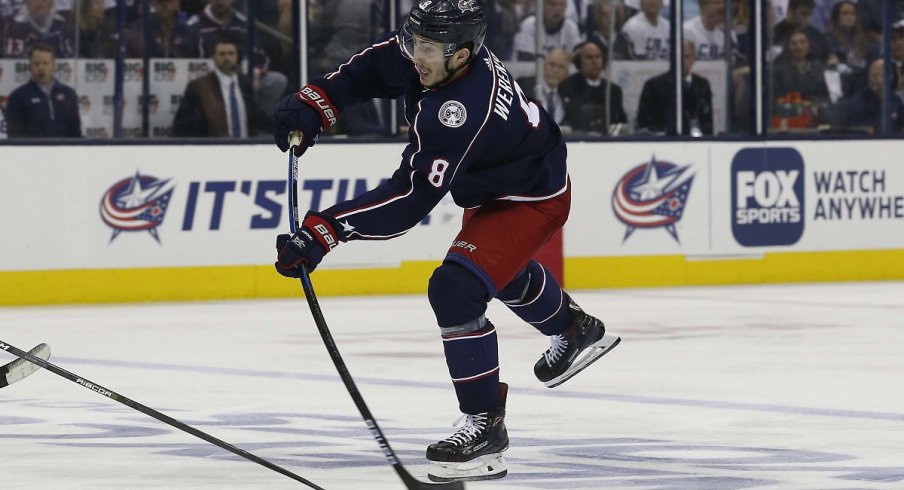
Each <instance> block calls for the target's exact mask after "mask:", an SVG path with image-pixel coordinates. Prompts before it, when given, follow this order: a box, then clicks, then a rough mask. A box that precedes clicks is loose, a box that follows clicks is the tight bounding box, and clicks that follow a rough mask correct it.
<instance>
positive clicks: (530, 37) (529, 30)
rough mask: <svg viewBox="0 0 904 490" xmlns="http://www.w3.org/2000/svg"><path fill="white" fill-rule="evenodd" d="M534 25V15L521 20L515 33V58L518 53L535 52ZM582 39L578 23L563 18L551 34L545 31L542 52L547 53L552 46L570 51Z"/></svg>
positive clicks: (532, 53) (535, 22)
mask: <svg viewBox="0 0 904 490" xmlns="http://www.w3.org/2000/svg"><path fill="white" fill-rule="evenodd" d="M536 25H537V16H536V15H531V16H530V17H528V18H526V19H524V20H523V21H522V22H521V28H520V29H518V33H517V34H515V49H514V51H515V60H517V59H518V53H529V54H531V55H535V54H536V46H535V44H536V41H535V32H536ZM583 40H584V38H583V37H582V36H581V30H580V29H578V25H577V24H576V23H575V22H574V21H573V20H571V19H565V21H564V22H562V26H561V27H559V30H557V31H556V32H554V33H552V34H550V33H548V32H547V33H546V36H545V37H544V41H543V52H544V53H548V52H549V50H550V49H552V48H562V49H564V50H565V51H568V52H569V53H570V52H572V51H573V50H574V47H575V46H577V45H578V44H579V43H580V42H581V41H583Z"/></svg>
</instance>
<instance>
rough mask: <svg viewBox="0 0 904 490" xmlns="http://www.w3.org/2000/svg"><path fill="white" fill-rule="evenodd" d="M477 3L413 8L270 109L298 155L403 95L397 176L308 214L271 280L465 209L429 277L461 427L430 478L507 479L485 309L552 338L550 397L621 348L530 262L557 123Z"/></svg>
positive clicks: (441, 446)
mask: <svg viewBox="0 0 904 490" xmlns="http://www.w3.org/2000/svg"><path fill="white" fill-rule="evenodd" d="M486 26H487V21H486V17H485V14H484V6H483V4H482V3H481V2H480V0H421V2H420V3H419V4H418V5H416V6H415V7H414V8H413V9H412V10H411V13H410V16H409V18H408V20H407V22H406V23H405V25H404V26H403V27H402V29H400V30H399V31H398V32H396V33H394V34H392V35H391V36H390V37H388V38H387V39H386V40H384V41H382V42H378V43H376V44H374V45H373V46H370V47H368V48H366V49H364V50H363V51H361V52H359V53H358V54H356V55H354V56H353V57H352V58H351V59H349V61H348V62H346V63H345V64H343V65H341V66H340V67H339V68H338V69H337V70H336V71H334V72H332V73H329V74H327V75H326V76H325V77H323V78H320V79H317V80H314V81H313V82H311V83H310V84H308V85H306V86H304V87H303V88H302V89H301V90H300V91H299V92H298V93H297V94H294V95H291V96H289V97H286V98H285V99H283V100H282V101H281V102H280V104H279V105H277V108H276V112H275V114H274V118H275V120H276V127H277V129H276V130H275V139H276V144H277V146H278V147H279V148H280V150H282V151H286V150H288V149H289V145H288V136H289V134H290V133H291V132H295V131H300V132H301V133H302V134H303V139H302V144H301V145H300V146H299V147H298V151H296V153H297V154H299V155H300V154H301V153H303V152H304V151H305V150H307V148H309V147H310V146H312V145H313V144H314V143H315V142H316V141H317V136H318V135H319V134H320V132H321V131H322V130H323V129H324V128H327V127H329V126H331V125H333V124H335V123H336V120H337V118H338V117H339V116H340V114H341V112H342V110H343V109H344V108H346V107H348V106H350V105H352V104H356V103H360V102H363V101H366V100H369V99H371V98H374V97H379V98H396V97H399V96H402V95H404V96H405V115H406V118H407V120H408V122H409V124H410V131H409V144H408V146H407V147H406V148H405V150H404V152H403V153H402V161H401V165H400V167H399V168H398V170H396V171H395V173H394V174H393V176H392V178H391V179H390V180H388V181H386V182H385V183H383V184H381V185H379V186H378V187H376V188H375V189H373V190H371V191H369V192H366V193H364V194H362V195H360V196H358V197H356V198H354V199H351V200H349V201H346V202H343V203H340V204H337V205H335V206H332V207H330V208H327V209H325V210H323V211H316V210H312V211H309V212H308V213H307V215H306V216H305V218H304V220H303V222H302V226H301V228H300V229H299V230H298V232H297V233H295V234H294V235H292V236H289V235H287V234H283V235H280V236H279V237H277V241H276V242H277V250H278V255H277V257H278V260H277V262H276V269H277V271H278V272H279V273H280V274H282V275H284V276H289V277H298V276H299V268H300V267H302V266H304V267H306V268H307V270H308V271H311V270H313V269H314V268H315V267H317V264H319V263H320V261H321V259H323V257H324V255H326V254H327V253H328V252H329V251H330V250H332V249H333V248H335V247H336V246H338V245H339V244H340V243H341V242H345V241H348V240H382V239H389V238H393V237H397V236H399V235H402V234H404V233H405V232H407V231H408V230H409V229H411V228H412V227H414V226H415V225H416V224H417V223H419V222H420V221H421V219H423V218H424V217H425V216H426V215H427V214H428V213H429V212H430V210H431V209H433V207H434V206H436V204H437V203H439V201H440V199H442V197H443V196H444V195H445V194H446V193H447V192H450V193H451V194H452V197H453V199H454V200H455V202H456V204H458V205H459V206H461V207H463V208H465V219H464V224H463V226H462V229H461V231H460V232H459V234H458V236H457V237H456V238H455V240H454V241H453V244H452V246H451V247H450V248H449V250H448V252H447V254H446V257H445V259H444V260H443V263H442V265H440V266H439V267H438V268H437V269H436V270H435V271H434V272H433V275H432V277H431V278H430V281H429V285H428V293H427V294H428V297H429V300H430V304H431V306H432V308H433V311H434V313H435V314H436V319H437V323H438V324H439V327H440V332H441V335H442V340H443V350H444V353H445V357H446V364H447V366H448V368H449V374H450V375H451V377H452V382H453V385H454V387H455V393H456V395H457V397H458V402H459V409H460V410H461V411H462V412H463V413H464V416H463V420H464V423H463V425H462V426H461V427H460V428H459V429H458V430H457V431H456V432H455V433H454V434H452V435H451V436H450V437H448V438H446V439H444V440H442V441H439V442H437V443H436V444H431V445H430V446H429V447H428V448H427V459H428V460H430V461H432V462H434V463H436V464H435V465H434V467H433V469H432V470H431V471H430V473H429V476H430V478H431V479H433V480H435V481H448V480H481V479H494V478H501V477H503V476H505V474H506V472H507V470H506V468H505V463H504V461H503V459H502V451H505V450H506V449H507V448H508V445H509V439H508V434H507V432H506V429H505V423H504V420H505V398H506V392H507V385H506V384H505V383H500V381H499V362H498V353H497V344H496V329H495V327H494V326H493V324H492V323H491V322H490V321H489V320H488V319H487V318H486V316H485V311H486V308H487V302H488V301H489V300H491V299H493V298H497V299H499V300H501V301H503V302H504V303H505V304H506V305H507V306H508V307H509V308H510V309H511V310H512V311H513V312H514V313H515V314H516V315H518V316H519V317H520V318H522V319H524V320H525V321H527V322H528V323H529V324H531V325H533V326H534V327H535V328H536V329H537V330H539V331H540V332H541V333H543V334H545V335H548V336H550V338H551V345H550V347H549V349H548V350H547V351H546V352H545V353H544V354H543V356H541V357H540V359H539V360H538V361H537V363H536V365H535V366H534V372H535V373H536V376H537V377H538V378H539V379H540V381H542V382H543V383H545V384H546V385H547V386H549V387H554V386H557V385H559V384H561V383H563V382H564V381H566V380H568V379H569V378H571V377H572V376H574V375H575V374H577V373H578V372H579V371H581V370H582V369H584V368H585V367H587V365H589V364H590V363H591V362H593V361H595V360H596V359H598V358H599V357H600V356H602V355H603V354H605V353H606V352H608V351H609V350H610V349H612V348H613V347H614V346H615V345H616V344H617V343H618V342H619V337H617V336H614V335H612V334H611V333H608V332H606V329H605V327H604V325H603V323H602V322H601V321H600V320H598V319H596V318H594V317H592V316H590V315H588V314H587V313H585V312H584V311H582V310H581V308H579V307H578V306H577V305H576V304H575V303H574V301H572V300H571V298H570V297H569V295H568V294H566V293H565V292H563V291H562V289H561V287H560V286H559V285H558V284H557V283H556V281H555V279H554V278H553V276H552V274H550V272H549V271H548V270H546V269H545V268H544V267H543V266H541V265H540V264H539V263H537V262H536V261H534V260H532V259H531V257H532V256H533V255H534V254H535V252H537V250H538V249H539V248H540V247H541V246H542V245H543V244H544V243H546V241H547V240H549V238H550V237H551V236H552V235H553V234H554V233H555V232H556V231H557V230H558V229H559V228H561V227H562V225H563V224H564V223H565V220H566V219H567V217H568V211H569V206H570V202H571V188H570V183H569V180H568V174H567V170H566V165H565V141H564V139H563V138H562V134H561V132H560V131H559V128H558V126H556V123H555V122H554V121H553V120H552V118H551V117H549V115H548V114H547V113H546V112H545V111H544V110H543V109H542V108H540V107H539V106H538V105H537V104H536V103H534V102H533V101H531V100H529V99H527V98H526V97H525V96H524V93H523V92H522V91H521V88H520V87H519V86H518V84H517V83H515V81H514V79H513V78H512V75H511V74H510V73H509V72H508V70H507V69H506V67H505V66H504V65H503V64H502V62H500V60H499V59H498V58H497V57H496V56H495V55H493V53H492V52H490V51H489V50H488V49H487V48H485V47H484V46H483V41H484V36H485V35H486Z"/></svg>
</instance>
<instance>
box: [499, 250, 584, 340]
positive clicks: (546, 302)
mask: <svg viewBox="0 0 904 490" xmlns="http://www.w3.org/2000/svg"><path fill="white" fill-rule="evenodd" d="M497 298H499V300H500V301H502V302H503V303H505V305H506V306H508V307H509V309H510V310H512V312H513V313H515V314H516V315H518V317H519V318H521V319H522V320H524V321H526V322H527V323H529V324H531V325H533V326H534V328H536V329H537V330H539V331H540V332H542V333H543V334H544V335H556V334H559V333H562V332H564V331H565V329H567V328H568V325H569V324H570V323H571V314H570V313H569V312H568V302H569V300H570V298H569V296H568V294H566V293H565V292H564V291H562V287H561V286H559V283H558V282H557V281H556V279H555V277H553V275H552V273H550V272H549V271H548V270H547V269H546V268H545V267H543V266H542V265H540V263H539V262H537V261H536V260H531V261H530V263H529V264H528V265H527V267H525V268H524V270H523V271H521V273H520V274H519V275H518V276H517V277H515V279H513V280H512V282H510V283H508V284H507V285H506V286H505V287H504V288H502V290H501V291H499V295H498V296H497Z"/></svg>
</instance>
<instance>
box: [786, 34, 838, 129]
mask: <svg viewBox="0 0 904 490" xmlns="http://www.w3.org/2000/svg"><path fill="white" fill-rule="evenodd" d="M825 69H826V66H825V64H824V63H823V62H822V61H820V60H819V59H818V58H815V57H813V56H812V55H811V53H810V38H809V37H808V36H807V33H806V31H805V30H803V29H796V30H794V31H792V32H791V33H790V35H789V36H788V37H787V39H786V41H785V45H784V47H783V48H782V53H781V54H780V55H779V56H778V58H776V59H775V63H774V64H773V67H772V73H773V93H774V95H775V100H776V101H777V100H778V98H781V97H785V96H787V95H788V94H789V93H793V92H796V93H799V94H800V97H801V99H803V101H804V105H805V106H808V107H809V108H810V110H811V112H818V111H819V109H820V108H822V107H824V106H825V105H826V103H827V102H828V99H829V89H828V87H827V86H826V81H825V75H824V72H825Z"/></svg>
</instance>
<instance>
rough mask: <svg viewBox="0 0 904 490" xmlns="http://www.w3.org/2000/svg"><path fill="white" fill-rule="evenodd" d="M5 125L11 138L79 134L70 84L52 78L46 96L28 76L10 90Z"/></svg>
mask: <svg viewBox="0 0 904 490" xmlns="http://www.w3.org/2000/svg"><path fill="white" fill-rule="evenodd" d="M6 125H7V129H8V132H9V137H10V138H79V137H81V136H82V121H81V118H80V117H79V111H78V95H76V93H75V90H73V89H72V87H69V86H67V85H63V84H62V83H59V82H56V81H54V83H53V88H52V89H51V91H50V97H49V98H48V97H47V94H46V93H44V91H43V90H42V89H41V87H39V86H38V84H37V83H35V82H34V81H33V80H29V81H28V82H27V83H25V84H24V85H22V86H20V87H19V88H17V89H16V90H13V92H12V93H11V94H9V100H8V101H7V103H6Z"/></svg>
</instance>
